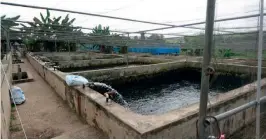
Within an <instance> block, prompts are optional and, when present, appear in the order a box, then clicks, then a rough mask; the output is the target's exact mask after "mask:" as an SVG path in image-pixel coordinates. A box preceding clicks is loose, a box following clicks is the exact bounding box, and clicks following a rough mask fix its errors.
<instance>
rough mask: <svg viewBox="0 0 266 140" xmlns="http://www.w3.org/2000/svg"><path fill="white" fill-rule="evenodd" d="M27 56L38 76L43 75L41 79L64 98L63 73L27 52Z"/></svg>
mask: <svg viewBox="0 0 266 140" xmlns="http://www.w3.org/2000/svg"><path fill="white" fill-rule="evenodd" d="M27 58H28V60H29V62H30V63H31V65H32V66H33V67H34V68H35V70H36V71H37V72H38V73H39V74H40V76H41V77H43V79H44V80H45V81H46V82H47V83H48V84H49V85H50V86H51V87H52V88H53V89H54V90H55V91H56V92H57V93H58V94H59V96H61V97H62V99H63V100H65V99H66V96H65V80H64V73H62V72H60V71H54V70H53V68H48V67H46V66H45V63H44V62H40V61H38V60H37V59H36V58H34V57H32V56H31V55H29V54H27Z"/></svg>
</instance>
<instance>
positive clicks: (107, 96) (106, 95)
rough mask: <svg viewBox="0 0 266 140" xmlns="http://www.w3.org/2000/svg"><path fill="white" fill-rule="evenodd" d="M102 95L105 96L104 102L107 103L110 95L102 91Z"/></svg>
mask: <svg viewBox="0 0 266 140" xmlns="http://www.w3.org/2000/svg"><path fill="white" fill-rule="evenodd" d="M104 96H105V97H106V103H108V101H109V99H110V97H109V94H108V93H104Z"/></svg>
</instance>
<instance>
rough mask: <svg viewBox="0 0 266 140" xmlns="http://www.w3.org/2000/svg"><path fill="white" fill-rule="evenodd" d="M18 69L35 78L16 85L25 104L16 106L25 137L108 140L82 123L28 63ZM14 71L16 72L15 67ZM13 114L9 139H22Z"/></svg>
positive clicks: (14, 113) (14, 67) (25, 61)
mask: <svg viewBox="0 0 266 140" xmlns="http://www.w3.org/2000/svg"><path fill="white" fill-rule="evenodd" d="M21 68H22V71H28V72H30V73H31V75H32V76H33V78H34V81H33V82H27V83H21V84H17V85H15V86H18V87H20V88H22V90H23V91H24V93H25V96H26V102H25V103H24V104H22V105H19V106H18V110H19V113H20V116H21V120H22V122H23V124H24V129H25V131H26V134H27V137H28V138H35V139H40V138H45V139H49V138H65V139H70V138H71V139H76V138H80V139H82V138H85V139H98V138H107V137H106V135H105V134H104V133H103V132H101V131H99V130H97V129H96V128H93V127H91V126H88V125H87V124H85V123H83V122H81V121H80V120H79V118H78V117H77V116H76V114H75V113H74V112H72V111H71V110H70V108H69V107H68V105H67V104H66V103H64V102H63V101H62V99H61V98H60V97H59V96H57V94H56V93H55V91H54V90H53V89H52V88H51V87H50V86H49V85H48V84H47V83H46V82H45V81H44V80H43V79H42V78H41V77H40V76H39V75H38V73H37V72H36V71H35V70H34V68H33V67H32V66H31V65H30V63H29V62H28V61H27V60H24V64H21ZM13 69H16V66H15V65H14V66H13ZM12 110H14V108H12ZM12 114H13V115H11V128H10V131H11V132H10V133H11V137H10V138H12V139H13V138H18V139H23V138H25V137H24V134H23V131H22V129H21V127H20V125H19V119H18V116H17V114H16V112H15V111H12Z"/></svg>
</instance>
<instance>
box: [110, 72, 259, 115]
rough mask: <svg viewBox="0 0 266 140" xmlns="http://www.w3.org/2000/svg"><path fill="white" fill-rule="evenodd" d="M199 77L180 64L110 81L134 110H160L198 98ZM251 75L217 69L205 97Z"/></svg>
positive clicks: (234, 87) (243, 80) (221, 91)
mask: <svg viewBox="0 0 266 140" xmlns="http://www.w3.org/2000/svg"><path fill="white" fill-rule="evenodd" d="M200 77H201V70H200V69H189V68H183V69H178V70H172V71H170V72H166V73H163V74H157V75H154V76H153V77H149V78H147V79H142V80H135V81H131V82H128V83H126V84H117V85H114V84H113V85H112V84H111V83H110V84H111V85H112V87H113V88H115V89H116V90H117V91H118V92H119V93H120V94H121V95H122V96H123V97H124V99H125V100H126V101H127V102H128V104H129V108H130V109H131V110H133V111H134V112H136V113H140V114H144V115H147V114H162V113H166V112H168V111H170V110H173V109H178V108H181V107H185V106H188V105H190V104H193V103H197V102H199V98H200ZM255 78H256V77H254V79H255ZM252 79H253V77H251V76H249V75H245V74H235V73H219V74H217V75H215V76H213V77H211V79H210V83H211V86H210V94H209V96H210V97H209V98H212V97H213V96H215V95H217V94H219V93H221V94H222V93H224V92H227V91H230V90H233V89H236V88H239V87H241V86H243V85H245V84H248V83H250V82H252ZM106 82H108V81H106Z"/></svg>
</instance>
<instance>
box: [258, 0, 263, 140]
mask: <svg viewBox="0 0 266 140" xmlns="http://www.w3.org/2000/svg"><path fill="white" fill-rule="evenodd" d="M263 6H264V0H260V30H259V44H258V45H259V46H258V74H257V79H258V81H257V83H258V84H257V96H256V101H257V106H256V138H257V139H260V96H261V65H262V64H261V63H262V46H263V10H264V9H263V8H264V7H263Z"/></svg>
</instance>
